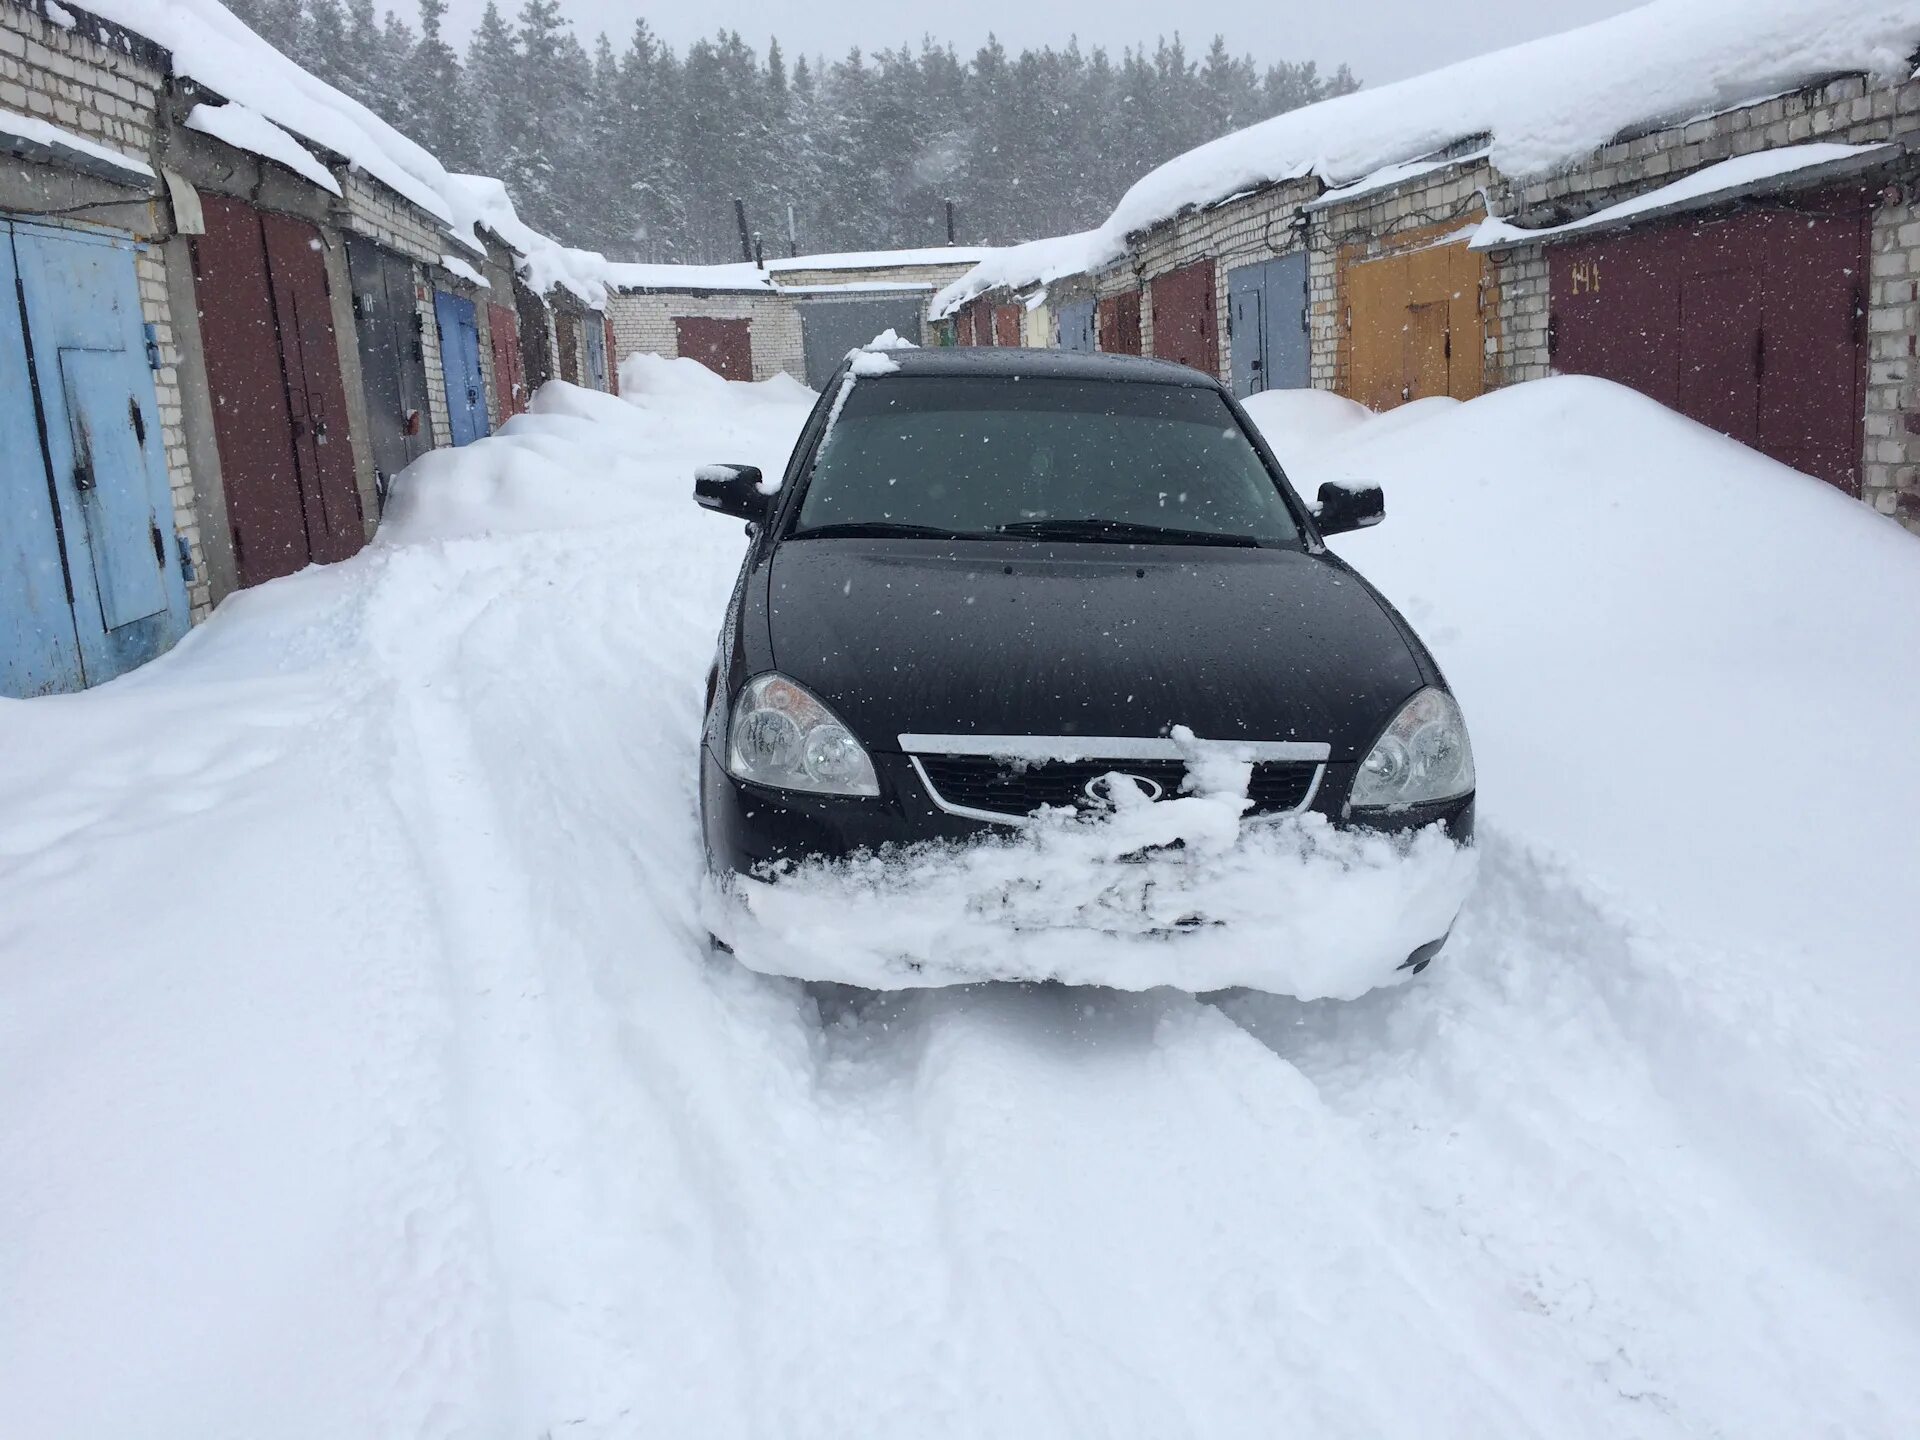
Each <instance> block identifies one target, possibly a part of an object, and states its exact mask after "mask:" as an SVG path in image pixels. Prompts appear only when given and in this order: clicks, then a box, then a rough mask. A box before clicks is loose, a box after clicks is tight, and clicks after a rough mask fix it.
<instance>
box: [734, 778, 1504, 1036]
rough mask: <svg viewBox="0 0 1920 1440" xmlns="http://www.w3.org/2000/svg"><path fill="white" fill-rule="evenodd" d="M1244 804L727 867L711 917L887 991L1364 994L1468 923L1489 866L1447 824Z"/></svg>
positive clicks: (749, 938) (765, 949) (791, 964)
mask: <svg viewBox="0 0 1920 1440" xmlns="http://www.w3.org/2000/svg"><path fill="white" fill-rule="evenodd" d="M1241 804H1242V802H1241V801H1239V800H1238V799H1237V798H1235V797H1232V796H1228V795H1203V796H1182V797H1179V798H1175V799H1169V800H1163V801H1158V802H1148V801H1146V800H1144V799H1141V800H1139V801H1138V802H1137V803H1131V804H1126V805H1122V806H1121V807H1120V808H1119V809H1118V810H1117V811H1115V812H1113V813H1111V814H1105V815H1099V816H1093V817H1088V816H1072V815H1065V814H1062V815H1058V816H1049V817H1047V818H1045V819H1044V820H1043V821H1042V822H1041V823H1039V824H1037V825H1034V826H1031V827H1029V828H1027V829H1024V830H1021V831H1018V832H1013V833H1009V834H1006V835H1000V834H994V835H988V836H983V837H981V838H978V839H975V840H971V841H964V842H932V843H926V844H920V845H913V846H907V847H900V848H896V849H891V850H886V851H882V852H879V853H873V854H861V855H855V856H852V857H849V858H845V859H810V860H806V861H804V862H801V863H799V864H797V865H794V864H789V865H785V866H782V867H778V868H777V869H770V870H766V871H763V873H762V874H761V875H757V876H755V875H728V876H724V877H721V878H719V879H717V880H715V881H714V882H712V883H711V884H710V886H709V888H708V891H707V896H706V904H705V918H706V921H707V926H708V928H709V929H710V930H711V931H712V932H713V933H714V934H715V935H716V936H717V937H718V938H719V939H721V940H722V941H724V942H725V943H726V944H727V945H729V946H730V947H732V949H733V951H734V953H735V955H736V956H738V957H739V959H740V960H741V961H742V963H744V964H746V965H748V966H749V967H751V968H752V969H755V970H760V971H763V972H765V973H768V974H775V975H791V976H797V977H799V978H801V979H806V980H826V981H836V982H840V983H844V984H852V985H861V986H866V987H869V988H874V989H911V988H916V987H923V986H937V985H952V984H964V983H969V982H974V981H983V980H1057V981H1063V982H1066V983H1070V984H1097V985H1107V986H1112V987H1115V988H1118V989H1125V990H1144V989H1149V988H1152V987H1155V986H1162V985H1164V986H1171V987H1174V988H1176V989H1181V990H1188V991H1206V990H1216V989H1224V988H1227V987H1231V986H1247V987H1250V988H1253V989H1259V990H1266V991H1271V992H1274V993H1278V994H1286V995H1293V996H1297V997H1299V998H1301V999H1305V1000H1311V999H1321V998H1341V999H1345V998H1352V997H1354V996H1357V995H1360V994H1363V993H1365V992H1366V991H1368V990H1371V989H1373V988H1375V987H1376V986H1379V985H1383V984H1390V983H1393V982H1394V981H1396V980H1397V979H1403V978H1405V976H1406V974H1407V973H1408V972H1407V971H1405V970H1404V969H1403V968H1402V967H1403V966H1404V965H1405V963H1406V961H1407V959H1408V957H1409V956H1410V955H1411V954H1412V953H1413V952H1414V951H1416V950H1418V949H1420V948H1421V947H1423V946H1429V945H1431V944H1432V943H1433V942H1434V941H1437V940H1440V939H1441V938H1443V937H1444V936H1445V935H1446V934H1447V932H1448V931H1449V930H1450V929H1451V928H1452V925H1453V921H1454V917H1455V916H1456V915H1457V914H1459V911H1460V907H1461V905H1462V904H1463V903H1464V902H1465V900H1466V897H1467V893H1468V891H1469V890H1470V889H1471V888H1472V884H1473V877H1474V873H1475V853H1474V850H1473V848H1472V847H1471V846H1470V845H1462V844H1458V843H1456V842H1455V841H1454V840H1453V839H1452V838H1450V837H1449V836H1448V835H1447V834H1446V833H1445V831H1444V830H1443V829H1442V828H1441V827H1440V826H1438V825H1431V826H1428V827H1426V828H1424V829H1421V830H1416V831H1412V832H1409V833H1405V834H1399V835H1393V834H1381V833H1377V832H1369V831H1355V830H1349V829H1343V828H1340V827H1336V826H1334V825H1333V824H1331V823H1330V822H1329V821H1328V820H1327V819H1326V818H1325V817H1323V816H1319V815H1311V814H1310V815H1302V816H1297V817H1291V818H1288V819H1286V820H1283V821H1269V820H1254V821H1243V820H1242V819H1241V817H1240V813H1239V812H1240V808H1241Z"/></svg>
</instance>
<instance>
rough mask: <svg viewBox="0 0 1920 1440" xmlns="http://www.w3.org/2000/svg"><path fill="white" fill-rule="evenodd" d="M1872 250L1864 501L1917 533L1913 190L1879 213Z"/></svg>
mask: <svg viewBox="0 0 1920 1440" xmlns="http://www.w3.org/2000/svg"><path fill="white" fill-rule="evenodd" d="M1871 246H1872V248H1871V259H1870V261H1869V274H1868V282H1867V284H1868V289H1867V395H1866V414H1865V416H1864V422H1863V424H1864V431H1865V453H1864V455H1863V456H1862V464H1861V470H1860V498H1861V499H1862V500H1863V501H1865V502H1866V503H1867V504H1869V505H1871V506H1872V507H1873V508H1874V509H1875V510H1878V511H1879V512H1880V513H1881V514H1882V515H1891V516H1893V517H1894V518H1895V519H1896V520H1898V521H1899V522H1900V523H1901V524H1902V525H1905V526H1906V527H1907V528H1908V529H1909V530H1912V531H1914V532H1915V533H1920V358H1916V353H1917V352H1920V203H1916V199H1915V196H1914V195H1913V193H1912V189H1911V187H1908V188H1907V189H1906V190H1904V191H1903V192H1902V194H1901V196H1900V198H1899V199H1898V200H1891V199H1890V200H1888V201H1887V202H1885V203H1883V204H1882V205H1881V206H1880V207H1879V209H1878V210H1877V211H1876V212H1875V214H1874V218H1873V235H1872V241H1871Z"/></svg>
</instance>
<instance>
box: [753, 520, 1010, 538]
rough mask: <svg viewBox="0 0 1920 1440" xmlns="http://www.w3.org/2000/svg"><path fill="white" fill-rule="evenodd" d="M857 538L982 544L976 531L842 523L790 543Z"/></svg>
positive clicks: (797, 534)
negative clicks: (967, 541) (857, 536)
mask: <svg viewBox="0 0 1920 1440" xmlns="http://www.w3.org/2000/svg"><path fill="white" fill-rule="evenodd" d="M852 535H859V536H865V537H867V538H869V539H877V540H985V539H989V538H991V537H989V536H985V535H982V534H980V533H979V532H978V531H977V530H971V531H970V530H943V529H941V528H940V527H939V526H938V525H907V524H903V523H900V522H897V521H893V520H841V521H838V522H836V523H835V524H832V525H810V526H808V527H807V528H806V529H804V530H796V531H794V532H793V534H791V535H789V536H788V537H787V538H788V539H789V540H834V539H840V538H842V537H846V536H852Z"/></svg>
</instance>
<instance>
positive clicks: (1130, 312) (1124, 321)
mask: <svg viewBox="0 0 1920 1440" xmlns="http://www.w3.org/2000/svg"><path fill="white" fill-rule="evenodd" d="M1100 348H1101V349H1102V350H1104V351H1105V352H1106V353H1107V354H1109V355H1138V354H1139V353H1140V292H1139V291H1138V290H1129V291H1127V292H1126V293H1125V294H1124V295H1109V296H1107V297H1106V298H1104V299H1103V300H1101V302H1100Z"/></svg>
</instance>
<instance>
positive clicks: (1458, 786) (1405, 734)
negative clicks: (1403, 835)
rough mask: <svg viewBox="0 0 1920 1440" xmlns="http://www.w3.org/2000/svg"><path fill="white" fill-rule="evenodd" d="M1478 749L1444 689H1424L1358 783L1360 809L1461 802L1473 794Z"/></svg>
mask: <svg viewBox="0 0 1920 1440" xmlns="http://www.w3.org/2000/svg"><path fill="white" fill-rule="evenodd" d="M1473 784H1474V776H1473V745H1472V743H1471V742H1470V741H1468V739H1467V725H1466V721H1464V720H1462V719H1461V718H1460V707H1459V706H1458V705H1456V704H1454V703H1453V697H1452V696H1451V695H1449V694H1447V692H1446V691H1444V690H1432V689H1429V690H1422V691H1421V692H1420V693H1419V694H1418V695H1415V696H1414V697H1413V698H1412V699H1411V700H1409V701H1407V703H1406V704H1404V705H1402V706H1401V707H1400V713H1399V714H1398V715H1395V716H1394V717H1393V721H1392V723H1390V724H1389V725H1388V726H1387V728H1386V730H1385V731H1383V732H1382V733H1381V736H1380V738H1379V739H1378V740H1376V741H1375V742H1374V746H1373V749H1372V750H1371V751H1370V752H1369V753H1368V755H1367V758H1366V759H1365V760H1363V761H1361V762H1360V773H1359V774H1358V775H1356V776H1355V777H1354V780H1353V798H1352V799H1351V800H1350V801H1348V804H1349V806H1350V807H1351V808H1352V809H1355V810H1403V809H1405V808H1406V807H1407V806H1409V805H1426V804H1431V803H1433V802H1434V801H1438V800H1456V799H1458V798H1459V797H1460V796H1462V795H1465V794H1467V793H1468V792H1469V791H1471V790H1472V789H1473Z"/></svg>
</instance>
